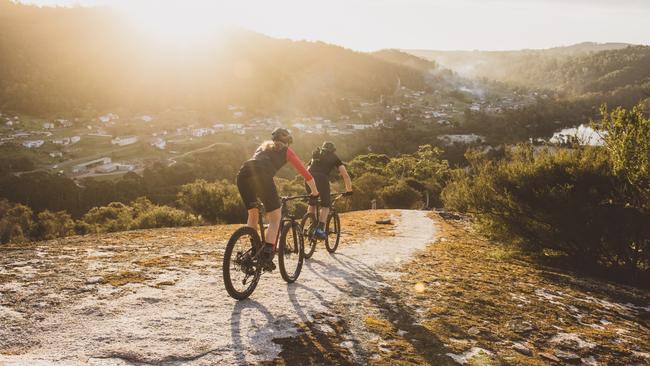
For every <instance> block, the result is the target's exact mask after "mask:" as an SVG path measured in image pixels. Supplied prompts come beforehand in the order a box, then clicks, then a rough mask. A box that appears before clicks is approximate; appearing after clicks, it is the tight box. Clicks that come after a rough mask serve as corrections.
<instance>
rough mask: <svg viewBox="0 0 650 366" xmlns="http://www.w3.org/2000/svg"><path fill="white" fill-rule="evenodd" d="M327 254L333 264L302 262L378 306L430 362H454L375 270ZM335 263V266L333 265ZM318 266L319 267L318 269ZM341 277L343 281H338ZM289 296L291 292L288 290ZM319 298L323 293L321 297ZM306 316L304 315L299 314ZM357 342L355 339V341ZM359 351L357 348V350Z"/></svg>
mask: <svg viewBox="0 0 650 366" xmlns="http://www.w3.org/2000/svg"><path fill="white" fill-rule="evenodd" d="M330 257H331V258H332V259H334V260H335V261H336V263H335V264H327V263H325V262H323V261H319V260H317V259H315V258H312V259H310V260H309V261H307V262H305V265H306V266H307V268H309V269H310V270H311V271H312V272H313V273H314V274H315V275H316V276H318V277H319V278H320V279H322V280H323V281H325V282H327V283H328V284H330V286H332V287H334V288H336V289H337V290H339V291H340V292H341V293H343V294H346V295H348V296H354V297H357V298H359V297H364V298H366V299H368V301H369V302H370V303H371V304H372V305H374V306H376V307H377V308H379V309H380V310H381V312H382V314H383V315H384V317H385V318H386V319H387V320H389V321H390V322H391V323H392V324H394V326H395V327H396V329H400V330H403V331H406V336H405V340H406V341H408V342H409V343H410V344H411V346H412V347H413V348H414V349H415V350H416V351H417V353H418V354H419V355H420V356H421V357H423V358H424V359H425V360H426V361H427V363H429V364H431V365H456V363H455V361H453V360H452V359H451V358H450V357H449V356H447V355H446V354H447V353H449V352H450V350H449V349H447V348H446V347H445V346H444V344H443V343H442V342H441V341H440V339H438V337H437V336H436V334H434V333H433V332H431V331H430V330H429V329H427V328H426V327H424V326H422V325H420V324H419V320H418V316H416V315H415V311H413V309H411V308H410V307H409V306H407V305H406V304H404V302H403V301H402V300H401V298H400V295H399V294H398V293H397V292H395V291H394V290H393V289H392V288H391V287H390V286H386V285H385V278H384V277H383V276H382V275H381V274H380V273H378V272H377V271H376V270H375V269H373V268H371V267H369V266H368V265H366V264H365V263H363V262H362V261H360V260H358V259H356V258H352V257H349V256H346V255H345V254H339V253H336V254H331V255H330ZM332 266H334V268H332ZM317 267H318V268H317ZM341 280H343V281H341ZM299 286H300V287H301V288H304V289H305V290H307V291H311V292H312V293H314V294H315V296H318V295H320V294H319V293H318V291H316V290H314V289H311V288H309V287H308V286H307V285H302V284H300V285H299ZM293 292H294V298H292V300H291V301H292V303H293V305H294V308H295V309H296V311H298V312H301V311H302V310H301V306H300V303H299V302H298V301H297V299H295V290H294V291H293ZM289 296H290V297H291V296H292V291H289ZM321 298H322V296H321ZM302 316H303V317H304V318H305V319H306V318H307V316H306V315H302ZM355 344H357V342H355ZM359 351H361V350H358V349H357V353H358V354H360V353H361V352H363V351H361V352H359Z"/></svg>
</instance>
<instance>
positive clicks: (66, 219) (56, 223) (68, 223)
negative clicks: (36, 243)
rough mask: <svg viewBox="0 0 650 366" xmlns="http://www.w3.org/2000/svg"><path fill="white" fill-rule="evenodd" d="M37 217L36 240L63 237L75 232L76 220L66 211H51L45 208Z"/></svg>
mask: <svg viewBox="0 0 650 366" xmlns="http://www.w3.org/2000/svg"><path fill="white" fill-rule="evenodd" d="M36 217H37V222H36V228H35V231H34V239H35V240H49V239H54V238H62V237H66V236H70V235H74V233H75V230H74V228H75V222H74V220H73V219H72V216H70V214H68V213H67V212H65V211H59V212H51V211H48V210H45V211H43V212H41V213H39V214H38V215H37V216H36Z"/></svg>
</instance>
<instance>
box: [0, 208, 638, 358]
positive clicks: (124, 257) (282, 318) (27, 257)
mask: <svg viewBox="0 0 650 366" xmlns="http://www.w3.org/2000/svg"><path fill="white" fill-rule="evenodd" d="M425 214H426V213H424V212H418V211H384V210H378V211H367V212H355V213H347V214H345V215H344V216H343V220H342V227H343V229H344V232H343V241H342V245H341V247H340V248H339V252H338V253H337V254H336V255H329V254H327V252H326V251H325V250H324V248H322V247H319V248H318V250H317V252H316V254H315V256H314V258H313V259H312V260H310V261H308V262H307V263H306V265H305V267H304V268H303V273H302V274H301V277H300V279H299V281H298V282H297V283H296V284H294V285H289V286H287V285H286V284H284V283H283V282H282V280H281V278H280V276H279V274H278V273H274V274H271V275H265V276H264V277H263V278H262V281H261V283H260V286H259V287H258V289H257V290H256V292H255V293H254V294H253V296H252V298H251V299H250V300H247V301H241V302H236V301H234V300H232V299H230V298H228V297H227V295H226V293H225V290H223V284H222V283H221V277H220V265H219V264H220V261H221V254H222V251H223V246H224V243H225V239H226V238H227V237H228V235H229V234H230V233H231V232H232V231H233V230H234V228H235V227H236V226H211V227H199V228H183V229H163V230H143V231H136V232H127V233H117V234H111V235H103V236H89V237H76V238H69V239H65V240H60V241H50V242H42V243H35V244H30V245H22V246H6V247H3V248H1V249H0V319H2V322H1V323H0V365H4V364H6V365H14V364H22V365H33V364H44V365H49V364H71V365H76V364H96V365H128V364H134V365H143V364H155V365H177V364H183V365H184V364H199V365H202V364H205V365H211V364H265V365H298V364H300V365H303V364H333V365H352V364H371V365H382V366H383V365H420V364H431V365H455V364H468V365H547V364H558V365H561V364H567V365H569V364H578V365H579V364H582V365H650V344H649V343H650V341H649V340H650V337H648V334H650V332H649V331H648V328H649V324H648V321H649V318H650V294H649V293H648V291H644V290H639V289H634V288H629V287H625V286H622V285H619V284H614V283H607V282H603V281H599V280H596V279H588V278H584V277H581V276H578V275H576V274H572V273H569V272H566V271H562V270H558V269H553V268H545V267H543V266H540V265H538V264H536V263H535V262H533V261H532V260H531V259H530V258H527V257H526V256H524V255H522V254H520V253H517V252H516V251H513V250H511V249H507V247H504V246H501V245H498V244H496V243H490V242H488V241H486V240H485V239H483V238H482V237H481V236H480V235H478V234H476V233H474V232H473V231H472V229H471V226H470V225H469V224H468V222H466V221H464V220H455V219H453V218H452V219H450V220H445V219H443V218H441V217H440V216H439V215H437V214H434V213H431V214H429V217H427V216H426V215H425ZM383 218H391V219H392V222H393V225H376V224H374V222H375V220H377V219H383Z"/></svg>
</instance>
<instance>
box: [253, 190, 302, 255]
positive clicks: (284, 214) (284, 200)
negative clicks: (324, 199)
mask: <svg viewBox="0 0 650 366" xmlns="http://www.w3.org/2000/svg"><path fill="white" fill-rule="evenodd" d="M309 197H311V196H310V195H302V196H291V197H281V198H280V199H281V205H280V227H279V228H278V232H277V234H276V235H275V240H274V241H273V248H274V249H275V248H277V245H278V239H280V233H281V232H282V226H283V225H284V223H286V222H288V221H295V220H296V218H295V217H293V216H290V215H287V202H289V201H293V200H302V199H308V198H309ZM257 209H258V210H259V211H260V212H259V220H258V221H259V227H260V239H261V240H262V243H266V235H265V234H266V228H265V227H264V216H266V210H265V209H264V204H263V203H261V202H259V203H258V205H257ZM256 254H258V253H256Z"/></svg>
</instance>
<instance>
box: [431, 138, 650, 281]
mask: <svg viewBox="0 0 650 366" xmlns="http://www.w3.org/2000/svg"><path fill="white" fill-rule="evenodd" d="M608 159H609V157H608V154H607V153H606V151H605V150H604V149H602V148H581V149H573V150H570V149H560V150H557V151H552V150H549V149H546V150H545V149H542V150H536V149H535V148H534V147H532V146H527V145H526V146H524V145H522V146H518V147H515V148H512V149H510V150H509V151H508V152H507V154H506V157H505V159H503V160H500V161H488V160H486V159H481V158H480V157H478V156H477V155H472V154H468V160H469V161H470V163H471V165H470V168H469V169H468V171H467V172H460V171H457V172H455V173H454V174H453V178H452V181H451V183H450V184H449V185H448V186H447V187H446V188H445V189H444V191H443V195H442V196H443V201H444V203H445V206H447V207H449V208H452V209H456V210H459V211H464V212H471V213H474V214H475V215H476V217H477V219H478V222H479V224H480V225H481V226H482V227H483V228H484V229H486V230H487V232H489V233H490V234H491V235H493V236H495V237H499V238H501V239H505V240H509V241H514V242H516V243H519V244H522V245H523V246H524V248H526V249H528V250H532V251H536V252H542V251H543V250H544V249H554V250H557V251H560V252H563V253H565V254H567V255H568V256H569V257H570V258H572V259H573V260H574V263H575V264H576V265H577V266H582V267H588V266H592V265H594V264H598V263H599V264H604V265H608V266H623V265H626V266H628V268H630V269H637V268H647V266H648V260H649V259H650V257H649V250H648V249H650V248H648V240H649V239H650V235H648V228H647V224H644V222H645V223H647V222H649V221H648V220H650V215H648V212H647V211H644V210H642V209H639V208H635V207H632V206H630V205H629V204H626V203H625V202H626V200H624V199H621V195H623V194H624V192H626V189H625V187H626V184H627V183H626V180H625V179H622V178H621V177H620V176H618V175H616V174H614V172H613V171H612V169H611V165H610V162H609V160H608Z"/></svg>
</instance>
